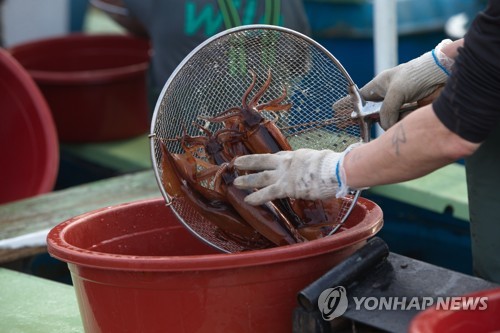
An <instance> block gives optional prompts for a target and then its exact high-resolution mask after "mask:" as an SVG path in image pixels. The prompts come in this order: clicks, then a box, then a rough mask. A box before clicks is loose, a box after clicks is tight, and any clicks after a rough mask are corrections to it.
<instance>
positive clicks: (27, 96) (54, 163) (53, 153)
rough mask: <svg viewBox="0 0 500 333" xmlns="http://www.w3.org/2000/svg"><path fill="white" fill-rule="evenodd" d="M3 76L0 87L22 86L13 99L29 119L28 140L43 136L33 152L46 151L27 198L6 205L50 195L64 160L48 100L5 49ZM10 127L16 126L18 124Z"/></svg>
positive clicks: (1, 51) (0, 64)
mask: <svg viewBox="0 0 500 333" xmlns="http://www.w3.org/2000/svg"><path fill="white" fill-rule="evenodd" d="M0 72H3V76H2V78H1V79H0V85H2V83H5V84H8V85H9V86H10V87H14V86H18V87H19V88H20V89H21V91H20V92H18V93H17V94H15V95H17V96H14V95H12V96H11V97H12V99H13V100H17V103H20V104H18V105H22V108H21V109H20V112H22V114H23V119H25V121H26V122H27V124H28V127H29V129H30V131H31V132H30V133H27V134H29V135H27V134H26V137H31V136H32V135H33V131H37V133H40V134H41V136H40V137H36V138H32V139H31V144H32V146H33V147H32V149H38V150H39V151H40V152H42V151H43V155H41V156H43V158H42V159H41V162H40V158H38V159H39V161H32V162H37V165H36V168H35V169H36V170H37V172H36V176H35V177H34V181H33V182H32V185H31V187H30V189H29V191H26V192H25V193H24V196H23V197H11V198H8V199H6V200H7V201H3V202H4V203H5V202H9V201H13V200H20V199H23V198H27V197H31V196H34V195H38V194H42V193H47V192H50V191H51V190H52V189H53V188H54V185H55V183H56V179H57V173H58V170H59V159H60V156H59V138H58V135H57V130H56V125H55V122H54V119H53V116H52V112H51V109H50V107H49V105H48V103H47V101H46V99H45V97H44V96H43V94H42V92H41V91H40V89H39V88H38V86H37V84H36V83H35V81H34V80H33V79H32V77H31V76H30V75H29V74H28V72H27V71H26V70H25V69H24V68H23V66H22V65H21V64H20V63H19V62H18V61H17V60H16V59H15V58H14V57H13V56H12V55H11V54H10V53H9V52H8V51H7V50H5V49H1V48H0ZM3 81H5V82H3ZM2 110H3V111H5V110H6V112H7V116H8V114H9V112H11V109H9V108H6V109H2ZM18 112H19V110H18ZM4 116H5V114H4ZM10 125H11V126H15V125H16V124H10ZM41 148H43V150H42V149H41ZM24 153H25V152H23V154H24ZM30 153H32V152H30ZM35 155H36V154H35ZM39 155H40V154H39ZM14 162H16V161H12V160H9V163H14ZM17 162H19V161H17ZM24 162H26V161H24ZM24 176H26V175H24ZM3 199H5V198H3ZM0 201H1V200H0Z"/></svg>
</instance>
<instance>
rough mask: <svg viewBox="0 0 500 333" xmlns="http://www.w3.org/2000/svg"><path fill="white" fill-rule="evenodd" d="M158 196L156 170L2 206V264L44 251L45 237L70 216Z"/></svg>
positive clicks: (0, 235) (159, 194)
mask: <svg viewBox="0 0 500 333" xmlns="http://www.w3.org/2000/svg"><path fill="white" fill-rule="evenodd" d="M156 197H161V193H160V190H159V188H158V185H157V183H156V179H155V177H154V173H153V171H152V170H148V171H141V172H138V173H133V174H126V175H123V176H119V177H114V178H109V179H105V180H100V181H97V182H93V183H89V184H84V185H80V186H75V187H72V188H68V189H65V190H61V191H55V192H51V193H48V194H44V195H40V196H36V197H32V198H29V199H25V200H20V201H16V202H13V203H8V204H5V205H1V206H0V263H4V262H8V261H12V260H16V259H20V258H23V257H26V256H28V255H33V254H37V253H42V252H44V251H45V246H44V245H45V243H44V240H45V238H44V234H45V235H46V233H47V232H48V230H50V229H51V228H53V227H54V226H56V225H57V224H59V223H61V222H63V221H65V220H67V219H69V218H71V217H74V216H77V215H80V214H83V213H86V212H89V211H92V210H95V209H98V208H102V207H107V206H112V205H117V204H121V203H126V202H131V201H136V200H140V199H148V198H156ZM40 240H41V241H42V242H40ZM13 241H14V246H13V245H12V244H13Z"/></svg>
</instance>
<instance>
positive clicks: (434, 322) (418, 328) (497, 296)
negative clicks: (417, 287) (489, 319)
mask: <svg viewBox="0 0 500 333" xmlns="http://www.w3.org/2000/svg"><path fill="white" fill-rule="evenodd" d="M462 296H463V297H475V298H476V297H477V298H481V297H487V298H488V308H487V309H486V311H488V310H489V307H490V303H496V304H498V303H500V287H495V288H488V289H484V290H479V291H475V292H471V293H467V294H465V295H462ZM464 311H465V312H468V313H472V312H473V311H474V310H470V311H466V310H457V309H453V310H452V309H448V310H445V309H439V310H438V309H436V308H434V307H430V308H428V309H426V310H424V311H422V312H420V313H419V314H417V315H416V316H415V317H414V318H413V319H412V321H411V322H410V326H409V330H408V332H410V333H417V332H418V333H426V332H429V333H431V332H436V329H437V328H438V327H437V326H438V325H439V324H440V323H443V322H448V323H449V322H451V321H453V322H454V323H455V324H458V322H457V319H460V316H461V313H463V312H464ZM479 312H483V311H479Z"/></svg>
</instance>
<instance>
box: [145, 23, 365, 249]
mask: <svg viewBox="0 0 500 333" xmlns="http://www.w3.org/2000/svg"><path fill="white" fill-rule="evenodd" d="M250 70H251V71H253V72H255V74H256V77H257V83H256V85H255V90H254V91H252V93H251V94H250V98H251V97H252V95H254V94H255V92H256V91H257V90H259V89H260V87H262V85H263V84H264V82H265V80H266V79H267V76H268V72H269V71H270V72H271V75H272V81H271V84H270V86H269V89H267V91H266V92H265V93H264V95H263V97H262V98H261V102H262V103H265V102H267V101H270V100H273V99H276V98H277V97H279V96H281V95H282V93H283V87H286V91H287V97H286V100H285V101H284V102H283V103H291V104H292V107H291V109H290V110H289V111H286V112H277V113H271V112H269V113H266V112H264V116H265V117H267V118H269V119H277V123H276V124H277V126H278V127H279V128H280V130H281V131H282V133H284V135H285V136H286V137H287V138H288V140H289V142H290V144H291V146H292V148H293V149H298V148H303V147H307V148H314V149H332V150H335V151H339V152H340V151H343V150H345V149H346V148H347V147H348V146H349V145H350V144H353V143H356V142H360V141H361V140H362V138H363V137H364V136H365V134H366V133H363V132H364V131H365V129H364V125H363V124H361V125H362V126H360V123H358V122H357V121H355V120H353V118H352V117H351V113H352V112H353V110H355V109H356V105H354V104H356V103H357V102H354V104H353V102H352V101H357V98H359V95H358V94H357V93H356V92H357V88H356V86H355V84H354V82H353V81H352V80H351V78H350V77H349V74H348V73H347V72H346V71H345V69H344V68H343V67H342V65H341V64H340V63H339V62H338V61H337V60H336V59H335V57H333V56H332V55H331V54H330V53H329V52H328V51H327V50H326V49H325V48H323V47H322V46H321V45H319V44H318V43H316V42H315V41H314V40H312V39H310V38H308V37H307V36H304V35H302V34H299V33H297V32H295V31H292V30H289V29H286V28H282V27H277V26H268V25H250V26H242V27H238V28H234V29H230V30H226V31H224V32H222V33H220V34H218V35H216V36H214V37H212V38H210V39H209V40H207V41H205V42H204V43H203V44H201V45H200V46H198V47H197V48H196V49H195V50H193V51H192V52H191V53H190V54H189V55H188V56H187V57H186V58H185V59H184V60H183V62H182V63H181V64H180V65H179V66H178V67H177V69H176V70H175V72H174V73H173V74H172V75H171V76H170V78H169V80H168V81H167V83H166V84H165V86H164V88H163V91H162V92H161V95H160V98H159V100H158V102H157V104H156V108H155V112H154V116H153V120H152V126H151V155H152V159H153V165H154V170H155V173H156V177H157V180H158V183H159V185H160V189H161V192H162V194H163V196H164V197H165V199H166V201H167V203H169V204H171V206H172V208H173V210H174V212H175V213H176V214H177V216H178V218H179V219H180V221H182V223H184V225H185V226H186V227H187V228H188V229H189V230H191V231H192V232H193V233H194V234H195V235H197V236H198V237H200V238H201V239H202V240H204V241H205V242H207V243H208V244H210V245H212V246H214V247H216V248H218V249H220V250H221V251H224V252H238V251H241V250H242V248H241V246H240V245H238V243H235V242H232V241H230V240H227V239H220V238H219V237H217V235H216V230H215V229H216V227H215V226H214V225H213V224H212V223H210V221H208V220H207V219H205V218H204V217H203V216H202V215H201V214H199V213H198V212H197V211H196V210H194V209H192V207H190V206H189V204H188V203H187V202H186V201H185V200H184V199H182V198H175V200H172V198H171V197H170V195H169V194H168V193H167V191H166V189H165V188H164V187H163V185H162V182H161V177H162V176H163V170H162V167H161V149H160V146H159V143H158V140H157V139H158V138H162V139H169V138H170V139H171V138H176V137H180V136H182V135H183V134H184V131H186V132H187V134H189V135H192V136H195V135H200V134H201V133H200V129H199V128H198V127H196V126H194V125H193V122H197V123H199V124H200V123H201V124H202V125H203V126H205V127H206V128H208V129H209V130H210V131H212V132H214V131H216V130H217V129H219V128H220V127H221V126H222V125H221V124H219V123H210V122H207V121H205V122H203V121H201V120H200V117H202V116H203V117H205V118H206V117H209V116H215V115H217V114H220V113H221V112H223V111H224V110H227V109H229V108H232V107H237V106H241V99H242V96H243V94H244V93H245V91H246V90H247V88H248V87H249V86H250V84H251V82H252V75H250ZM353 92H354V94H353ZM350 93H351V94H353V95H354V98H347V99H345V98H344V97H346V96H349V94H350ZM339 100H342V101H343V102H341V103H337V104H335V103H336V102H338V101H339ZM334 104H335V105H336V106H335V110H334V108H333V105H334ZM365 132H366V131H365ZM364 139H365V140H366V137H364ZM165 143H166V144H167V148H168V150H169V151H170V152H172V153H182V152H183V150H182V148H181V146H180V144H179V143H178V142H175V141H166V142H165ZM358 195H359V193H354V197H353V198H352V199H346V200H344V201H343V204H342V205H343V207H342V209H341V212H340V213H339V215H338V217H337V220H338V221H339V222H341V221H342V220H345V218H347V215H348V213H349V211H350V209H352V207H353V205H354V204H355V202H356V199H357V196H358Z"/></svg>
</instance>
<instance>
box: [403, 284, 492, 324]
mask: <svg viewBox="0 0 500 333" xmlns="http://www.w3.org/2000/svg"><path fill="white" fill-rule="evenodd" d="M463 297H474V298H476V297H477V298H481V297H486V298H487V299H486V300H485V302H486V304H487V308H486V309H481V308H480V306H481V305H484V304H483V303H482V302H480V301H477V302H478V303H477V304H478V305H479V306H478V307H477V308H476V309H475V310H471V309H470V305H469V309H466V308H462V309H461V310H442V309H441V310H436V308H434V307H432V308H429V309H427V310H425V311H423V312H421V313H420V314H419V315H417V316H416V317H415V318H414V319H413V320H412V322H411V324H410V329H409V332H410V333H471V332H474V333H492V332H500V317H499V315H498V314H499V313H500V288H496V289H490V290H483V291H478V292H475V293H471V294H467V295H464V296H463ZM469 302H471V301H469ZM469 304H472V303H469Z"/></svg>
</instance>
